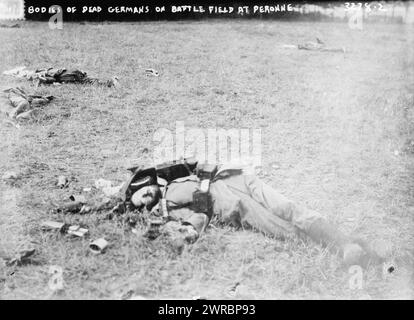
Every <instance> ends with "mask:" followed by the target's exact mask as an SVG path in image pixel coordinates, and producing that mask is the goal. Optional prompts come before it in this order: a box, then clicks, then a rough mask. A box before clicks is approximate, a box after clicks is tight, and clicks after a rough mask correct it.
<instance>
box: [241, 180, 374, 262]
mask: <svg viewBox="0 0 414 320" xmlns="http://www.w3.org/2000/svg"><path fill="white" fill-rule="evenodd" d="M245 181H246V185H247V187H248V189H249V190H250V193H251V196H252V198H254V199H255V200H256V201H258V202H259V203H261V204H262V205H263V206H265V207H266V208H267V209H268V210H269V211H270V212H272V213H273V214H275V215H277V216H279V217H281V218H282V219H284V220H287V221H289V222H291V223H292V225H293V226H294V227H295V228H297V230H298V231H299V232H298V233H299V235H306V236H308V237H309V238H310V239H312V240H313V241H315V242H317V243H320V244H322V245H324V246H327V247H329V248H330V249H331V250H332V251H334V252H339V253H340V254H341V255H342V256H343V258H344V260H345V262H346V263H347V264H357V263H361V261H362V260H364V261H365V260H366V259H370V258H372V259H374V260H376V259H378V258H379V257H377V256H375V253H374V252H366V250H364V249H363V248H362V247H361V246H360V245H359V244H357V243H356V242H355V239H353V238H351V237H349V236H347V235H345V234H344V233H343V232H341V231H340V230H339V229H338V228H336V227H335V226H333V225H332V224H331V223H329V222H328V220H327V219H326V218H325V217H323V216H322V215H321V214H320V213H318V212H316V211H314V210H310V209H307V208H304V207H302V206H299V205H297V204H295V203H294V202H293V201H291V200H289V199H288V198H286V197H285V196H283V195H281V194H280V193H278V192H277V191H276V190H275V189H273V188H272V187H270V186H269V185H267V184H265V183H264V182H262V181H261V180H260V179H258V178H257V177H254V176H246V178H245ZM367 254H369V255H370V256H371V255H372V256H371V257H366V255H367Z"/></svg>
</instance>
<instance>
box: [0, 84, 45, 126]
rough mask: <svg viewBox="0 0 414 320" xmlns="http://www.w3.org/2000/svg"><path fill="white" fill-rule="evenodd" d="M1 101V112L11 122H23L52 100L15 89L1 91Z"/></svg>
mask: <svg viewBox="0 0 414 320" xmlns="http://www.w3.org/2000/svg"><path fill="white" fill-rule="evenodd" d="M2 100H3V101H2V103H1V106H0V108H1V111H3V112H4V113H5V114H6V115H8V116H9V117H10V118H11V119H13V120H14V119H16V120H24V119H28V118H31V117H32V115H33V113H34V112H35V110H36V109H37V108H40V107H42V106H44V105H46V104H48V103H49V102H50V101H51V100H53V96H41V95H33V94H28V93H26V92H25V91H24V90H23V89H22V88H19V87H16V88H8V89H5V90H3V97H2ZM4 100H7V101H4Z"/></svg>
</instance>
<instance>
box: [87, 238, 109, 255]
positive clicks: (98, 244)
mask: <svg viewBox="0 0 414 320" xmlns="http://www.w3.org/2000/svg"><path fill="white" fill-rule="evenodd" d="M108 244H109V243H108V241H106V240H105V239H104V238H99V239H97V240H95V241H93V242H91V244H90V245H89V251H90V252H92V253H93V254H101V253H104V252H105V250H106V248H107V247H108Z"/></svg>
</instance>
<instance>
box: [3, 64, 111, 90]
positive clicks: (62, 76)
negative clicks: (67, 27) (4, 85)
mask: <svg viewBox="0 0 414 320" xmlns="http://www.w3.org/2000/svg"><path fill="white" fill-rule="evenodd" d="M3 74H4V75H9V76H14V77H17V78H25V79H27V80H29V81H33V82H35V83H36V84H37V85H41V84H54V85H59V84H61V83H80V84H96V85H102V86H107V87H113V86H116V85H117V83H118V77H116V76H114V77H112V79H109V80H101V79H98V78H94V77H90V76H88V75H87V73H86V72H84V71H81V70H78V69H65V68H41V69H36V70H29V69H27V68H26V67H17V68H14V69H11V70H8V71H4V72H3Z"/></svg>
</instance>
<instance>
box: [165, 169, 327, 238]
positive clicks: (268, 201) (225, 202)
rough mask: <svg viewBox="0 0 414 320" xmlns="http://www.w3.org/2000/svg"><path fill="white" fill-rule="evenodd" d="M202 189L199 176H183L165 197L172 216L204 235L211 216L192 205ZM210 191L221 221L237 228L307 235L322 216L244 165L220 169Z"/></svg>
mask: <svg viewBox="0 0 414 320" xmlns="http://www.w3.org/2000/svg"><path fill="white" fill-rule="evenodd" d="M198 188H199V181H198V178H197V176H196V175H191V176H188V177H183V178H179V179H176V180H174V181H172V182H171V183H170V184H169V185H168V186H167V187H166V190H165V191H164V198H165V199H166V202H167V207H168V215H169V217H170V218H171V219H172V220H176V221H180V222H182V223H183V224H184V225H185V224H190V225H192V226H193V227H194V228H195V229H196V230H197V232H198V233H199V234H200V233H202V232H203V231H204V229H205V227H206V226H207V224H208V223H209V220H210V219H209V217H208V215H206V214H205V213H199V212H195V211H194V208H193V207H192V201H193V197H192V195H193V193H194V192H195V191H196V190H197V189H198ZM209 192H210V194H211V199H212V211H213V212H212V213H213V215H214V216H215V217H216V218H217V219H218V220H219V221H221V222H224V223H228V224H231V225H233V226H236V227H242V226H249V227H253V228H254V229H257V230H259V231H261V232H263V233H265V234H269V235H272V236H275V237H281V238H285V237H289V236H292V235H295V234H298V233H301V232H303V233H305V234H306V233H307V231H308V229H309V228H310V226H311V225H312V224H313V223H314V222H315V221H317V220H318V219H322V217H321V215H320V214H319V213H318V212H316V211H313V210H309V209H305V208H302V207H300V206H298V205H296V204H294V203H293V202H292V201H291V200H289V199H287V198H286V197H284V196H283V195H281V194H280V193H278V192H277V191H276V190H274V189H273V188H271V187H270V186H268V185H267V184H265V183H264V182H262V181H261V180H260V179H259V178H257V177H255V176H254V175H251V174H248V173H247V172H246V171H245V170H243V168H240V167H222V168H220V169H219V171H218V172H217V174H216V175H215V176H214V178H213V180H212V182H211V185H210V191H209Z"/></svg>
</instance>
